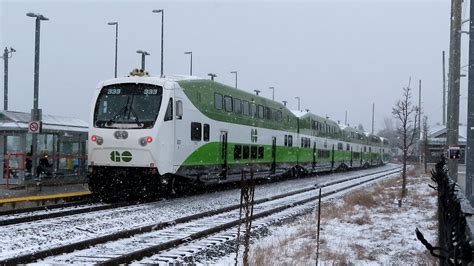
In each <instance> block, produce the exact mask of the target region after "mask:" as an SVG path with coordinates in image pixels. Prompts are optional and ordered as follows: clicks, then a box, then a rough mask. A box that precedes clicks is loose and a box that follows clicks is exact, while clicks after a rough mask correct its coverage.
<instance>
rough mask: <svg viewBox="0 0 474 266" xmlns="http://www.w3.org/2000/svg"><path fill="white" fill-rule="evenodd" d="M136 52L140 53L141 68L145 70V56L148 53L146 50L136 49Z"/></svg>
mask: <svg viewBox="0 0 474 266" xmlns="http://www.w3.org/2000/svg"><path fill="white" fill-rule="evenodd" d="M137 54H141V55H142V70H143V72H145V56H147V55H150V54H149V53H148V52H147V51H142V50H138V51H137Z"/></svg>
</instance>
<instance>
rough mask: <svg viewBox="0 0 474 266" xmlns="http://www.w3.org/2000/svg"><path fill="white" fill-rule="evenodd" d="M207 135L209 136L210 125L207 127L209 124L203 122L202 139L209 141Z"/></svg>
mask: <svg viewBox="0 0 474 266" xmlns="http://www.w3.org/2000/svg"><path fill="white" fill-rule="evenodd" d="M209 136H210V127H209V124H204V134H203V140H204V141H209Z"/></svg>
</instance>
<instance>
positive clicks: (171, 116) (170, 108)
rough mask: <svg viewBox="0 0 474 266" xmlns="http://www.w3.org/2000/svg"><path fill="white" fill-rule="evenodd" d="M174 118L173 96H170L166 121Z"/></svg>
mask: <svg viewBox="0 0 474 266" xmlns="http://www.w3.org/2000/svg"><path fill="white" fill-rule="evenodd" d="M170 120H173V98H170V101H169V102H168V107H167V108H166V113H165V121H170Z"/></svg>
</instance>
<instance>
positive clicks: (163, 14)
mask: <svg viewBox="0 0 474 266" xmlns="http://www.w3.org/2000/svg"><path fill="white" fill-rule="evenodd" d="M153 13H161V77H163V33H164V24H165V10H164V9H155V10H153Z"/></svg>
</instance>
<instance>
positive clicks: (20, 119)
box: [0, 111, 89, 132]
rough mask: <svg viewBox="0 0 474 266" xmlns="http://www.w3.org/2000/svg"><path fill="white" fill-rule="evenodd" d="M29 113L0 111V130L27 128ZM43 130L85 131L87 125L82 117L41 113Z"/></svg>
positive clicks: (29, 118)
mask: <svg viewBox="0 0 474 266" xmlns="http://www.w3.org/2000/svg"><path fill="white" fill-rule="evenodd" d="M30 120H31V114H30V113H25V112H15V111H0V130H21V131H23V130H28V123H29V122H30ZM42 122H43V127H42V129H43V131H46V132H55V131H64V132H87V131H88V128H89V125H88V123H87V122H85V121H84V120H82V119H79V118H74V117H67V116H59V115H47V114H43V119H42Z"/></svg>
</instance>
